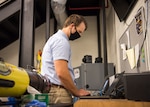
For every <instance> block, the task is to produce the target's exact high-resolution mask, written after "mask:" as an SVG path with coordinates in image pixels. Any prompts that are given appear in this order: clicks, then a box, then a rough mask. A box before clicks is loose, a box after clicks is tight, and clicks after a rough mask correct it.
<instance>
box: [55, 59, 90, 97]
mask: <svg viewBox="0 0 150 107" xmlns="http://www.w3.org/2000/svg"><path fill="white" fill-rule="evenodd" d="M54 66H55V70H56V73H57V76H58V77H59V79H60V81H61V83H62V84H63V86H64V87H65V88H66V89H67V90H69V91H70V92H71V93H72V94H73V95H74V96H83V95H88V94H89V92H87V91H85V90H83V89H80V90H79V89H77V87H76V86H75V85H74V82H73V80H72V78H71V75H70V72H69V70H68V62H67V61H66V60H55V61H54Z"/></svg>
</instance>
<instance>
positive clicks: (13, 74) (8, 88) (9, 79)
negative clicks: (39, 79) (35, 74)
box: [0, 62, 30, 97]
mask: <svg viewBox="0 0 150 107" xmlns="http://www.w3.org/2000/svg"><path fill="white" fill-rule="evenodd" d="M0 67H1V68H0V71H1V72H0V82H3V83H1V84H2V85H0V96H1V97H7V96H15V97H17V96H21V95H22V94H24V93H25V92H26V90H27V87H28V86H29V82H30V80H29V76H28V73H27V72H26V71H25V70H24V69H22V68H19V67H16V66H14V65H11V64H8V63H1V62H0ZM5 67H6V68H5Z"/></svg>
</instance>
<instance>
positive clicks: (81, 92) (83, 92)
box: [78, 89, 90, 97]
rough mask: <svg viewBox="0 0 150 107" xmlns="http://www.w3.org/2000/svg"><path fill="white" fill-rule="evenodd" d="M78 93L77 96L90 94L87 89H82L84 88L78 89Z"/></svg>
mask: <svg viewBox="0 0 150 107" xmlns="http://www.w3.org/2000/svg"><path fill="white" fill-rule="evenodd" d="M78 94H79V95H78V97H80V96H89V95H90V93H89V92H88V91H87V90H84V89H80V90H79V92H78Z"/></svg>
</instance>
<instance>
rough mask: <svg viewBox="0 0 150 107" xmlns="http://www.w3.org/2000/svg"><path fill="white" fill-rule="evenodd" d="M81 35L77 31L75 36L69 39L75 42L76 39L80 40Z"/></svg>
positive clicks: (72, 35)
mask: <svg viewBox="0 0 150 107" xmlns="http://www.w3.org/2000/svg"><path fill="white" fill-rule="evenodd" d="M80 37H81V36H80V34H79V33H78V32H77V31H76V32H75V33H74V34H71V35H70V37H69V40H72V41H73V40H75V39H78V38H80Z"/></svg>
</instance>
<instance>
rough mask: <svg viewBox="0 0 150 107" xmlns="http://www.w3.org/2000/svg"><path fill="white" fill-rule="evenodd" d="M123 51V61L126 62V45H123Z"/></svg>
mask: <svg viewBox="0 0 150 107" xmlns="http://www.w3.org/2000/svg"><path fill="white" fill-rule="evenodd" d="M121 49H122V56H123V60H125V59H127V55H126V45H125V44H121Z"/></svg>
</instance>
